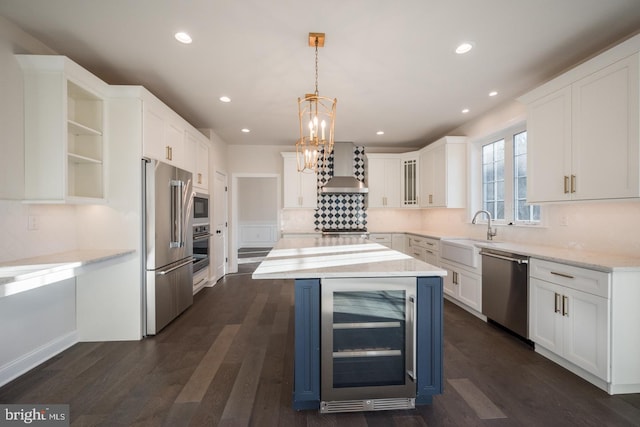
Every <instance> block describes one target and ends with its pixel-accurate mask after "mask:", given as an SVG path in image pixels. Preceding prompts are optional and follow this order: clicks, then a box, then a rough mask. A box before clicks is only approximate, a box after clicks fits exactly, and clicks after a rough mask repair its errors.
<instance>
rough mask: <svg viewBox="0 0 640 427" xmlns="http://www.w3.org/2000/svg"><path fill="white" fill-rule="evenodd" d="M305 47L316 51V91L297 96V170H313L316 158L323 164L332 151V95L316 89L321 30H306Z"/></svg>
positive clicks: (333, 105)
mask: <svg viewBox="0 0 640 427" xmlns="http://www.w3.org/2000/svg"><path fill="white" fill-rule="evenodd" d="M309 46H311V47H315V50H316V62H315V65H316V80H315V81H316V90H315V92H314V93H308V94H306V95H305V96H304V98H298V118H299V120H300V139H298V141H297V142H296V159H297V162H298V172H317V171H318V160H319V159H320V156H322V157H323V165H326V163H327V162H326V159H327V157H328V156H329V154H331V151H333V129H334V124H335V118H336V103H337V102H338V100H337V99H336V98H333V99H332V98H327V97H325V96H320V94H319V92H318V48H319V47H323V46H324V33H309Z"/></svg>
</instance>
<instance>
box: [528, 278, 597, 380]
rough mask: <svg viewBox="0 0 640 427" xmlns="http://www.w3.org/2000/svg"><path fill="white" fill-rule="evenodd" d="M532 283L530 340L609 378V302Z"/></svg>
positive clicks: (570, 290) (534, 281) (537, 282)
mask: <svg viewBox="0 0 640 427" xmlns="http://www.w3.org/2000/svg"><path fill="white" fill-rule="evenodd" d="M529 286H530V289H531V292H530V294H531V304H530V307H531V312H530V334H529V335H530V338H531V340H532V341H533V342H535V343H536V345H540V346H542V347H544V348H546V349H547V350H550V351H552V352H553V353H555V354H557V355H559V356H561V357H563V358H564V359H566V360H568V361H569V362H571V363H573V364H575V365H576V366H579V367H580V368H582V369H584V370H585V371H587V372H590V373H591V374H593V375H595V376H597V377H598V378H601V379H603V380H605V381H608V380H609V372H608V371H609V370H608V366H609V357H608V354H607V339H608V331H607V330H608V325H609V321H608V319H609V301H608V300H607V299H606V298H603V297H600V296H596V295H592V294H589V293H587V292H581V291H578V290H575V289H571V288H568V287H565V286H560V285H558V284H555V283H550V282H547V281H544V280H540V279H537V278H533V277H532V278H531V279H530V281H529Z"/></svg>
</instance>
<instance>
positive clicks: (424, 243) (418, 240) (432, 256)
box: [404, 234, 440, 266]
mask: <svg viewBox="0 0 640 427" xmlns="http://www.w3.org/2000/svg"><path fill="white" fill-rule="evenodd" d="M439 243H440V241H439V240H438V239H434V238H431V237H425V236H417V235H413V234H410V235H407V237H406V240H405V244H406V248H405V250H404V252H405V253H406V254H407V255H411V256H412V257H414V258H416V259H419V260H420V261H424V262H427V263H429V264H431V265H435V266H438V265H439V263H440V244H439Z"/></svg>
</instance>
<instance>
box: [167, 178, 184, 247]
mask: <svg viewBox="0 0 640 427" xmlns="http://www.w3.org/2000/svg"><path fill="white" fill-rule="evenodd" d="M170 188H171V241H170V242H169V247H170V248H181V247H183V246H184V229H183V227H182V223H183V221H184V210H183V206H182V196H183V192H184V181H179V180H171V182H170Z"/></svg>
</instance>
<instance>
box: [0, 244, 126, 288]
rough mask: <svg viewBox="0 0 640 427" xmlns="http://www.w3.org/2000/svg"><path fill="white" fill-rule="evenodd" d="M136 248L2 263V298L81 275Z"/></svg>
mask: <svg viewBox="0 0 640 427" xmlns="http://www.w3.org/2000/svg"><path fill="white" fill-rule="evenodd" d="M134 252H135V251H133V250H129V249H119V250H118V249H115V250H75V251H69V252H61V253H56V254H50V255H43V256H38V257H33V258H25V259H19V260H14V261H10V262H4V263H0V298H2V297H6V296H10V295H14V294H17V293H20V292H25V291H28V290H30V289H34V288H38V287H40V286H45V285H48V284H51V283H55V282H59V281H61V280H65V279H68V278H70V277H74V276H77V275H78V274H81V273H82V272H83V271H85V270H86V269H87V268H91V267H93V266H97V264H98V263H102V262H106V261H111V260H116V259H118V258H122V257H125V256H127V255H129V254H132V253H134Z"/></svg>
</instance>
